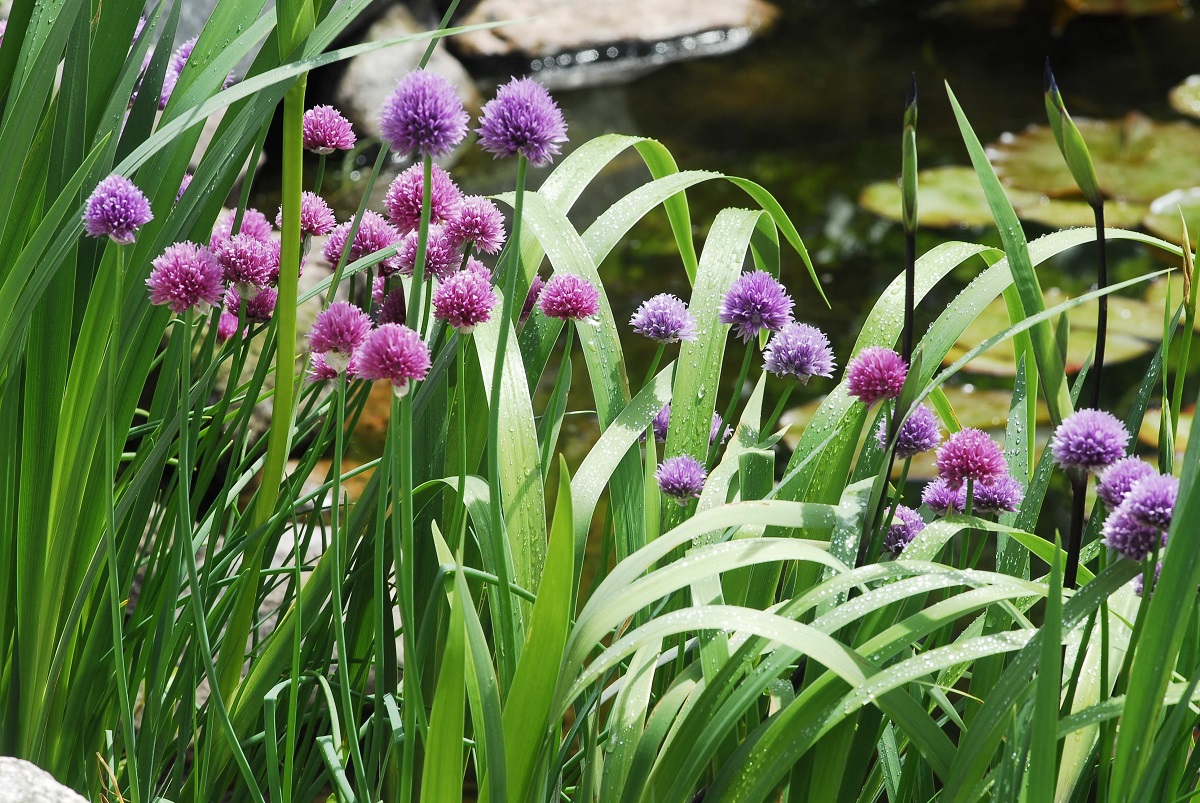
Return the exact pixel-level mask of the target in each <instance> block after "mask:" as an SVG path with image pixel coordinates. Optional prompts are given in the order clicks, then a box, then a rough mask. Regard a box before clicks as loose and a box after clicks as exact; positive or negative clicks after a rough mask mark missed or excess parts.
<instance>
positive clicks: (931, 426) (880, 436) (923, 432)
mask: <svg viewBox="0 0 1200 803" xmlns="http://www.w3.org/2000/svg"><path fill="white" fill-rule="evenodd" d="M768 348H769V346H768ZM887 430H888V422H887V421H886V420H881V421H880V422H879V427H878V428H877V429H876V430H875V440H877V441H878V442H879V445H880V446H881V447H884V448H886V447H887V434H888V433H887ZM941 442H942V431H941V429H939V428H938V420H937V416H935V415H934V414H933V411H932V410H930V409H929V408H928V407H926V406H925V405H923V404H920V405H917V409H916V410H913V412H912V415H910V416H909V417H908V418H906V419H905V420H904V423H903V424H901V425H900V434H899V435H898V436H897V438H896V456H897V457H903V458H907V457H913V456H914V455H919V454H920V453H921V452H928V451H929V450H930V449H933V448H935V447H936V446H937V445H938V444H939V443H941Z"/></svg>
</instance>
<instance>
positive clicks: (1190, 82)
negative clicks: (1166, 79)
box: [1167, 75, 1200, 117]
mask: <svg viewBox="0 0 1200 803" xmlns="http://www.w3.org/2000/svg"><path fill="white" fill-rule="evenodd" d="M1167 99H1168V100H1169V101H1170V102H1171V108H1172V109H1174V110H1175V111H1177V112H1179V113H1180V114H1186V115H1187V116H1188V117H1200V75H1189V76H1188V77H1187V78H1185V79H1183V83H1181V84H1178V85H1176V86H1174V87H1172V88H1171V91H1170V92H1169V93H1167Z"/></svg>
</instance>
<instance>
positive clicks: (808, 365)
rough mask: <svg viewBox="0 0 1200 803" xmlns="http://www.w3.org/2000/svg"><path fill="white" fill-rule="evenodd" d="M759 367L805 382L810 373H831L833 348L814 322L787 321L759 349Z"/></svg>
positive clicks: (815, 374)
mask: <svg viewBox="0 0 1200 803" xmlns="http://www.w3.org/2000/svg"><path fill="white" fill-rule="evenodd" d="M763 358H764V360H763V368H764V369H765V370H766V371H768V372H769V373H772V374H775V375H776V376H791V377H795V378H796V379H798V380H799V381H800V383H801V384H805V385H807V384H808V380H809V378H811V377H814V376H825V377H829V376H833V349H832V348H830V346H829V338H827V337H826V336H825V333H824V332H822V331H821V330H820V329H818V328H817V327H815V326H809V325H808V324H806V323H787V324H784V326H783V328H782V329H780V330H779V331H778V332H776V333H775V334H774V335H773V336H772V337H771V340H770V342H768V343H767V347H766V349H765V350H764V351H763Z"/></svg>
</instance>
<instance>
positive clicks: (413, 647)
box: [391, 392, 424, 800]
mask: <svg viewBox="0 0 1200 803" xmlns="http://www.w3.org/2000/svg"><path fill="white" fill-rule="evenodd" d="M397 416H398V417H399V419H400V427H399V429H398V430H397V429H396V428H392V429H391V432H392V433H394V434H398V435H399V442H397V443H396V444H394V447H396V448H395V451H394V454H396V457H397V458H398V462H399V475H400V476H399V479H400V482H399V483H396V482H395V481H393V482H392V483H391V487H392V489H393V496H392V510H393V514H392V518H393V524H392V537H393V545H392V550H393V552H394V553H395V560H396V575H397V586H398V587H397V589H396V593H397V595H398V596H399V598H400V599H399V601H400V619H401V623H402V625H403V639H404V675H403V677H402V685H403V692H404V709H403V711H402V714H403V718H404V747H403V754H402V757H401V771H400V799H401V800H411V799H412V790H413V786H414V784H413V780H414V779H413V773H414V772H416V755H417V753H416V751H417V742H418V740H419V739H420V735H421V734H420V728H419V726H418V719H424V716H423V709H424V702H423V700H422V695H421V672H420V666H421V659H420V657H419V654H418V652H417V633H416V632H415V631H416V626H417V617H416V601H415V599H414V593H413V589H414V585H415V582H416V572H415V562H416V554H417V553H416V535H415V532H414V529H415V528H414V522H415V516H416V510H415V509H414V506H413V498H412V495H413V452H412V441H413V394H412V393H411V392H410V393H406V394H405V396H404V398H402V399H401V398H397V397H396V396H395V394H393V395H392V417H393V418H395V417H397ZM397 518H398V519H399V522H398V524H399V528H398V529H399V536H400V538H399V539H396V535H397V532H396V531H397V522H396V519H397Z"/></svg>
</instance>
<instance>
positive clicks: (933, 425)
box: [875, 404, 942, 458]
mask: <svg viewBox="0 0 1200 803" xmlns="http://www.w3.org/2000/svg"><path fill="white" fill-rule="evenodd" d="M887 436H888V422H887V421H886V420H881V421H880V422H879V426H878V428H876V430H875V440H876V441H877V442H878V443H879V445H880V447H883V448H887ZM941 442H942V431H941V429H939V427H938V420H937V416H936V415H934V414H933V411H932V410H930V409H929V408H928V407H926V406H925V405H923V404H920V405H917V409H916V410H913V412H912V414H911V415H909V417H908V418H906V419H904V423H903V424H901V425H900V432H899V434H898V435H897V437H896V456H897V457H901V458H908V457H914V456H915V455H919V454H921V452H928V451H929V450H930V449H933V448H935V447H936V446H937V445H938V444H939V443H941Z"/></svg>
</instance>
